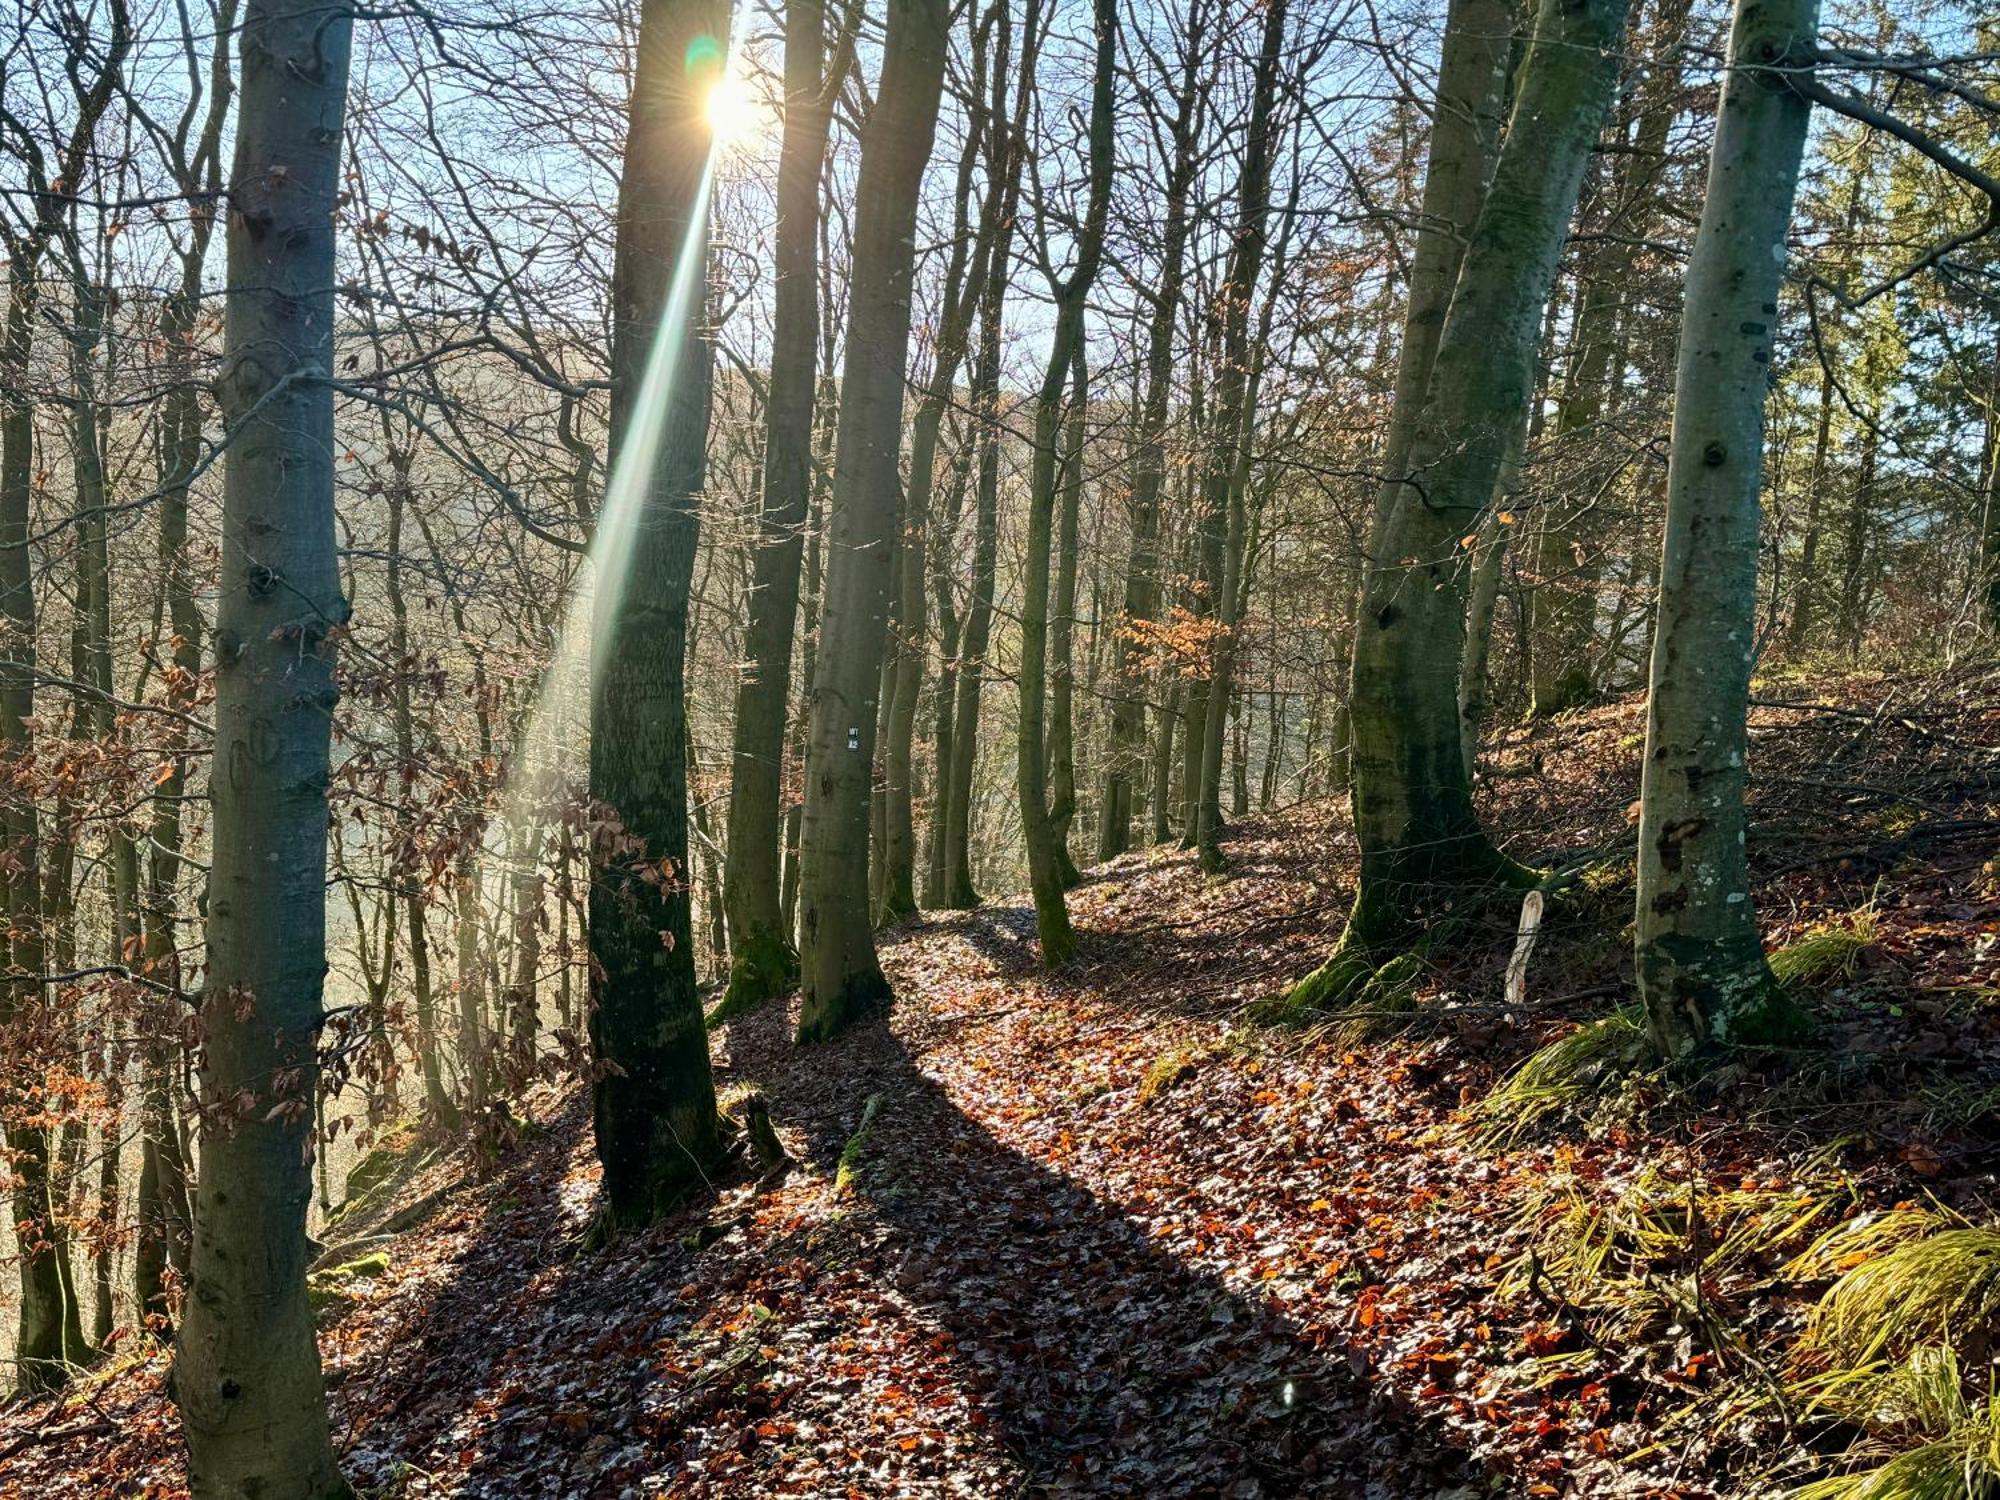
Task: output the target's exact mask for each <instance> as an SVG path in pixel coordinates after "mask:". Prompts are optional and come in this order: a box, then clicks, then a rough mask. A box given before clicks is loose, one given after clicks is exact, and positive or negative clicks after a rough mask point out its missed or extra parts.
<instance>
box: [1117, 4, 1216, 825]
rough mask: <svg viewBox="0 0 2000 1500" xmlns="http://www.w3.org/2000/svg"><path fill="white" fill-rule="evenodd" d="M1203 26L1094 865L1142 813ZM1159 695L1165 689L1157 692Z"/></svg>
mask: <svg viewBox="0 0 2000 1500" xmlns="http://www.w3.org/2000/svg"><path fill="white" fill-rule="evenodd" d="M1207 21H1208V12H1207V10H1206V8H1205V7H1203V6H1201V5H1194V6H1192V7H1191V8H1190V13H1189V16H1188V19H1187V43H1186V47H1185V50H1184V51H1183V52H1182V54H1181V71H1180V84H1179V88H1178V89H1177V91H1176V92H1175V94H1174V107H1173V123H1172V125H1171V127H1170V128H1169V133H1168V139H1169V140H1170V141H1171V142H1172V156H1171V158H1170V160H1169V162H1168V165H1167V177H1166V189H1165V204H1166V217H1165V222H1164V227H1163V229H1162V234H1161V242H1160V274H1159V285H1158V287H1157V288H1156V289H1155V290H1154V292H1153V300H1152V316H1151V318H1150V319H1149V321H1148V324H1147V329H1146V391H1145V395H1144V397H1143V398H1142V400H1141V405H1140V412H1139V432H1138V440H1137V444H1136V449H1135V452H1134V453H1133V456H1132V501H1131V515H1132V554H1131V560H1130V562H1129V564H1128V565H1127V567H1126V570H1125V597H1124V603H1123V606H1122V608H1121V610H1120V614H1119V622H1118V634H1119V638H1118V641H1117V643H1116V648H1115V649H1116V651H1117V660H1118V673H1117V686H1116V687H1115V688H1114V690H1113V697H1112V705H1111V729H1110V745H1109V746H1108V748H1107V750H1106V752H1105V762H1104V765H1105V771H1104V785H1103V789H1102V791H1101V793H1100V795H1099V800H1098V808H1099V819H1098V829H1097V857H1098V859H1099V860H1107V859H1113V858H1115V857H1117V856H1118V855H1120V854H1123V853H1124V852H1125V851H1126V850H1127V849H1129V848H1130V847H1131V846H1132V819H1133V816H1134V814H1135V813H1137V812H1138V811H1139V808H1138V805H1137V803H1138V795H1137V791H1136V788H1135V783H1136V782H1138V781H1139V780H1140V778H1141V773H1142V772H1143V771H1144V769H1145V765H1146V761H1147V758H1148V750H1147V745H1146V722H1145V710H1146V702H1145V691H1144V662H1145V653H1144V652H1143V651H1142V650H1141V649H1140V648H1139V643H1138V642H1137V641H1136V640H1135V639H1134V637H1133V631H1134V628H1135V626H1137V625H1138V623H1139V622H1142V621H1143V622H1146V623H1149V624H1150V623H1151V622H1153V621H1154V620H1156V619H1157V618H1158V616H1159V613H1160V491H1161V488H1162V486H1163V484H1164V483H1165V480H1166V472H1167V446H1166V437H1167V419H1168V405H1169V402H1170V401H1171V399H1172V396H1173V377H1174V339H1175V335H1176V333H1177V332H1178V331H1179V327H1180V313H1181V299H1182V294H1183V288H1184V287H1185V285H1186V280H1187V249H1188V237H1189V234H1190V232H1191V229H1192V224H1193V214H1192V212H1191V200H1192V198H1193V196H1194V185H1195V174H1196V169H1197V165H1198V162H1197V156H1196V152H1195V142H1196V140H1197V139H1198V138H1199V136H1200V134H1201V129H1202V123H1203V120H1204V118H1205V112H1206V105H1207V98H1208V91H1207V90H1206V89H1204V88H1202V87H1201V86H1200V77H1201V69H1202V67H1203V65H1204V62H1205V61H1206V57H1205V49H1204V46H1203V38H1204V36H1205V34H1206V26H1207ZM1164 686H1165V685H1164V684H1162V685H1161V688H1162V691H1164ZM1163 838H1164V835H1163V834H1160V833H1157V832H1154V833H1153V840H1154V841H1155V842H1158V841H1160V840H1161V839H1163Z"/></svg>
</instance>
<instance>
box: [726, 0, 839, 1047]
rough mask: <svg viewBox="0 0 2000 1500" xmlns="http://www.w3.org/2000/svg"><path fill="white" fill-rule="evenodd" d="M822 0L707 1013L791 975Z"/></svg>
mask: <svg viewBox="0 0 2000 1500" xmlns="http://www.w3.org/2000/svg"><path fill="white" fill-rule="evenodd" d="M825 25H826V18H825V7H824V5H823V4H822V0H786V5H785V129H784V140H783V142H782V144H781V145H780V147H779V156H778V227H777V244H776V247H775V251H774V256H773V277H774V280H775V283H776V306H775V309H774V313H773V319H772V325H771V381H770V394H769V397H768V399H767V401H766V403H765V409H764V494H763V510H762V516H761V519H760V523H759V531H758V537H757V545H756V549H755V552H754V554H753V561H752V568H751V583H750V598H749V618H748V621H747V623H746V624H745V627H744V633H743V658H744V665H743V677H742V681H741V682H740V683H739V684H738V685H737V689H736V729H735V741H734V747H733V750H732V753H731V756H730V783H729V833H728V837H729V860H728V867H727V869H726V870H725V872H724V876H723V902H724V905H725V907H726V909H727V911H728V915H729V935H730V943H731V948H732V952H731V959H730V967H729V983H728V985H727V987H726V988H725V990H724V992H723V997H722V1004H721V1007H720V1008H719V1010H718V1012H717V1014H718V1016H721V1015H728V1014H734V1013H736V1012H738V1011H740V1010H742V1009H744V1008H746V1007H748V1006H751V1005H755V1004H757V1003H758V1002H760V1001H763V1000H766V999H769V998H770V997H771V996H773V995H777V994H782V993H783V992H784V991H786V990H787V989H790V988H791V986H792V984H793V983H794V982H795V981H796V980H797V978H798V954H797V953H796V952H795V951H794V950H793V948H792V944H791V939H790V935H789V929H788V928H787V926H786V924H785V921H784V911H783V891H782V886H781V881H780V874H779V866H778V853H779V847H778V846H779V832H780V822H781V819H780V816H779V805H780V802H781V800H782V796H781V794H782V789H783V780H784V774H783V773H784V760H785V730H786V724H787V718H788V715H789V713H790V709H791V696H792V635H793V632H794V629H795V626H796V622H797V617H798V603H799V563H800V559H801V556H802V554H803V551H804V546H805V537H804V526H805V519H806V503H807V500H808V498H809V496H810V494H811V491H812V482H813V481H812V442H813V406H814V400H815V388H816V384H817V378H816V377H817V374H818V371H817V354H818V338H819V214H820V206H819V193H820V176H821V168H822V164H823V163H824V161H825V158H826V143H827V132H828V128H829V124H830V122H831V119H832V107H833V95H834V93H835V91H837V90H838V88H839V87H840V81H841V80H840V74H841V73H843V72H844V71H845V66H846V52H845V48H842V49H841V52H840V56H839V58H838V61H839V63H840V66H839V67H838V68H837V69H836V70H835V73H834V75H833V76H832V77H831V78H830V79H829V78H826V77H823V76H822V72H823V63H824V55H825V50H826V49H825V35H824V33H825Z"/></svg>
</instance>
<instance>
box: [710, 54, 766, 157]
mask: <svg viewBox="0 0 2000 1500" xmlns="http://www.w3.org/2000/svg"><path fill="white" fill-rule="evenodd" d="M702 113H703V116H704V117H705V118H706V119H707V121H708V128H709V131H710V133H711V134H712V135H713V136H714V137H715V140H716V143H717V144H718V145H724V146H741V145H746V144H748V143H750V142H752V141H754V140H756V139H757V138H758V137H759V136H761V135H763V133H764V132H765V131H766V130H768V129H769V128H770V125H771V109H770V106H769V105H768V104H766V103H765V101H764V99H763V98H762V97H761V96H760V95H759V94H758V93H757V91H756V90H755V89H754V88H752V87H751V86H750V80H749V79H747V78H745V77H744V76H743V75H742V74H741V73H739V72H738V71H737V70H736V60H735V58H734V57H731V59H730V61H729V64H728V66H727V67H725V68H724V69H723V71H722V76H721V77H719V78H717V79H716V80H715V83H714V84H713V85H712V86H711V87H710V88H709V91H708V99H707V102H706V104H705V105H704V106H703V111H702Z"/></svg>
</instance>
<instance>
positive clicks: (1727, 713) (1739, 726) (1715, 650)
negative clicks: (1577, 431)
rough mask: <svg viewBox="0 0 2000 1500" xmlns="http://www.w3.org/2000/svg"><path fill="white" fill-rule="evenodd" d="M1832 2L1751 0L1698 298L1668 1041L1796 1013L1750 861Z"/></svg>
mask: <svg viewBox="0 0 2000 1500" xmlns="http://www.w3.org/2000/svg"><path fill="white" fill-rule="evenodd" d="M1818 21H1819V6H1818V0H1738V3H1737V6H1736V14H1735V23H1734V26H1733V27H1732V29H1731V32H1730V38H1729V61H1730V69H1729V72H1728V73H1727V75H1726V77H1725V82H1724V85H1723V95H1722V109H1721V113H1720V114H1719V115H1718V116H1717V118H1716V131H1715V144H1714V146H1713V147H1712V148H1711V151H1710V155H1709V166H1708V193H1707V196H1706V198H1705V199H1704V201H1703V204H1702V216H1701V227H1700V229H1699V230H1698V231H1697V232H1696V234H1695V242H1694V250H1693V253H1692V255H1691V256H1690V258H1689V260H1688V270H1687V289H1686V298H1685V302H1684V304H1683V308H1682V313H1681V343H1680V360H1679V368H1678V370H1677V371H1676V375H1675V381H1674V428H1673V440H1672V451H1671V454H1670V456H1669V459H1668V476H1667V525H1666V540H1665V542H1664V545H1663V557H1662V561H1661V566H1660V602H1659V612H1658V616H1657V621H1656V624H1655V627H1654V632H1653V666H1652V680H1651V689H1652V690H1651V694H1650V696H1649V698H1648V709H1647V718H1646V759H1645V770H1644V778H1643V781H1642V784H1641V791H1640V811H1639V890H1638V912H1637V916H1636V918H1635V920H1634V925H1633V945H1634V950H1635V957H1636V961H1637V969H1638V979H1639V998H1640V1000H1641V1002H1642V1003H1643V1004H1644V1006H1645V1011H1646V1026H1647V1030H1648V1032H1649V1033H1650V1034H1651V1036H1652V1039H1653V1043H1654V1045H1655V1046H1656V1047H1657V1048H1658V1049H1659V1052H1660V1054H1661V1055H1662V1056H1663V1057H1667V1058H1677V1057H1681V1056H1683V1055H1684V1054H1686V1053H1689V1052H1691V1051H1693V1050H1695V1049H1696V1048H1698V1047H1703V1046H1708V1045H1711V1044H1715V1043H1721V1044H1729V1043H1736V1042H1751V1043H1755V1042H1759V1041H1769V1040H1772V1039H1774V1038H1776V1037H1779V1036H1783V1035H1787V1034H1789V1033H1790V1032H1792V1031H1793V1030H1794V1028H1795V1026H1796V1023H1797V1020H1798V1017H1797V1013H1796V1012H1795V1011H1794V1010H1793V1009H1792V1007H1791V1005H1790V1003H1789V1002H1788V1001H1787V1000H1785V998H1784V997H1783V995H1782V993H1781V992H1780V991H1779V989H1778V987H1777V985H1776V983H1775V982H1774V981H1773V980H1772V978H1771V971H1770V967H1769V965H1768V964H1766V963H1765V961H1764V946H1763V943H1762V941H1761V939H1760V938H1759V935H1758V931H1757V914H1756V909H1755V907H1754V906H1753V905H1752V903H1751V900H1750V877H1749V870H1748V867H1747V864H1746V861H1745V859H1744V848H1743V835H1744V831H1745V817H1744V810H1743V784H1744V765H1743V757H1744V751H1745V748H1746V742H1747V738H1748V736H1747V734H1746V732H1745V715H1746V713H1747V712H1748V707H1749V692H1750V666H1751V660H1752V658H1753V656H1754V655H1755V644H1754V635H1755V627H1756V618H1755V617H1756V605H1757V520H1758V498H1759V494H1760V492H1761V490H1762V486H1763V473H1764V401H1765V396H1766V394H1767V391H1768V389H1769V380H1770V370H1771V349H1772V345H1773V343H1774V339H1775V333H1776V326H1775V325H1776V322H1777V304H1778V287H1779V283H1780V282H1781V281H1782V279H1783V276H1784V269H1785V238H1786V233H1787V230H1788V229H1789V227H1790V224H1791V217H1792V198H1793V194H1794V192H1795V191H1796V190H1797V187H1798V177H1799V162H1800V159H1801V157H1802V156H1803V154H1804V151H1805V142H1806V129H1807V125H1808V123H1809V117H1810V114H1811V107H1810V105H1809V104H1808V102H1807V101H1806V99H1805V98H1804V97H1803V96H1802V95H1800V94H1799V93H1798V92H1796V91H1795V90H1794V89H1793V88H1792V86H1791V85H1790V83H1789V82H1788V79H1787V75H1786V74H1785V73H1783V72H1779V71H1776V69H1778V68H1784V67H1793V68H1795V67H1799V66H1807V67H1810V60H1811V58H1812V55H1813V50H1814V48H1815V47H1816V46H1817V44H1818Z"/></svg>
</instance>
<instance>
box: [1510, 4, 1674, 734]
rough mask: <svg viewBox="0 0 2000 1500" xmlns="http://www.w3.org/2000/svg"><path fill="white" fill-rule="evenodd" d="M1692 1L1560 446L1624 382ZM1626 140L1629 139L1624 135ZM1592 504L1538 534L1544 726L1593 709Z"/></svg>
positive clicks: (1625, 198) (1642, 108) (1559, 506)
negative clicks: (1628, 323) (1630, 321)
mask: <svg viewBox="0 0 2000 1500" xmlns="http://www.w3.org/2000/svg"><path fill="white" fill-rule="evenodd" d="M1687 11H1688V6H1687V0H1663V3H1661V4H1660V5H1659V7H1658V13H1657V14H1656V15H1655V17H1654V24H1653V27H1652V38H1651V41H1652V52H1653V56H1654V61H1653V63H1652V65H1651V66H1650V67H1648V68H1647V70H1646V74H1645V78H1644V81H1643V82H1642V83H1641V84H1640V87H1639V95H1638V98H1637V100H1636V101H1635V104H1634V109H1633V113H1634V115H1636V117H1637V120H1638V129H1637V132H1636V134H1635V135H1634V137H1633V139H1632V142H1631V150H1630V151H1629V152H1628V153H1626V154H1623V155H1621V156H1619V157H1617V158H1616V165H1615V167H1614V168H1613V169H1612V171H1611V185H1610V186H1611V191H1610V197H1611V199H1612V206H1611V212H1610V214H1609V216H1608V217H1607V218H1606V220H1605V221H1604V225H1603V232H1602V234H1601V235H1600V236H1599V238H1598V239H1597V241H1596V242H1595V245H1594V246H1593V247H1592V250H1591V252H1590V254H1589V256H1588V258H1587V261H1586V264H1585V266H1584V268H1583V269H1582V270H1581V271H1580V272H1579V273H1578V280H1579V281H1580V282H1581V283H1582V285H1581V286H1580V287H1579V289H1578V293H1577V306H1576V316H1575V318H1574V320H1573V322H1572V325H1571V331H1570V337H1569V340H1568V342H1569V345H1570V347H1571V349H1572V350H1573V353H1574V359H1573V362H1572V364H1571V366H1570V371H1569V379H1568V381H1567V384H1566V389H1565V391H1564V394H1563V399H1562V405H1561V409H1560V412H1559V414H1558V415H1557V418H1556V436H1557V438H1558V439H1565V438H1566V439H1571V440H1573V441H1576V442H1580V441H1581V440H1582V439H1583V438H1584V437H1585V435H1586V434H1588V433H1589V432H1590V431H1591V430H1592V429H1593V428H1595V427H1596V426H1597V425H1598V423H1599V421H1600V420H1601V419H1602V418H1603V416H1604V414H1605V411H1606V406H1607V402H1609V401H1612V400H1615V398H1616V392H1617V388H1618V386H1619V384H1620V382H1621V381H1622V380H1623V378H1624V359H1623V354H1622V350H1621V347H1620V345H1621V340H1620V338H1619V325H1620V320H1621V315H1622V313H1623V310H1624V306H1625V303H1626V302H1627V300H1628V299H1629V297H1630V286H1629V282H1630V279H1631V273H1632V266H1633V262H1634V260H1635V258H1636V255H1637V251H1638V247H1639V244H1640V242H1642V241H1644V240H1646V239H1647V238H1649V237H1650V236H1651V235H1652V234H1653V226H1654V223H1655V221H1656V219H1657V218H1658V210H1659V206H1660V202H1661V187H1660V178H1661V176H1662V174H1663V172H1664V170H1665V164H1666V162H1667V160H1668V150H1667V148H1668V144H1669V137H1670V133H1671V131H1672V127H1673V123H1674V119H1675V117H1676V115H1677V114H1678V112H1679V104H1680V94H1681V57H1682V43H1683V40H1684V37H1685V33H1686V29H1687ZM1619 136H1620V138H1621V140H1622V139H1623V137H1624V131H1623V130H1621V131H1620V132H1619ZM1594 498H1595V497H1594V495H1593V494H1591V493H1563V494H1557V495H1554V496H1552V497H1550V498H1549V500H1548V503H1547V505H1546V506H1545V508H1544V515H1543V518H1542V524H1541V526H1540V528H1539V531H1538V533H1537V535H1536V544H1535V556H1534V564H1535V580H1534V591H1533V593H1532V594H1531V595H1530V596H1529V608H1530V611H1531V616H1530V622H1529V629H1530V633H1531V639H1532V641H1533V650H1532V652H1531V653H1530V656H1529V661H1530V667H1531V670H1530V674H1529V712H1530V714H1532V715H1534V716H1535V717H1538V718H1546V717H1548V716H1550V715H1552V714H1557V713H1561V712H1562V711H1564V710H1565V709H1569V708H1574V707H1576V706H1578V705H1579V704H1582V703H1585V702H1587V701H1588V700H1589V698H1590V696H1591V694H1592V693H1593V692H1594V691H1595V690H1596V683H1595V681H1594V679H1593V675H1592V672H1591V665H1592V661H1593V659H1594V652H1593V650H1592V645H1593V643H1594V641H1595V639H1596V633H1597V596H1598V589H1599V583H1600V580H1601V578H1602V573H1603V556H1602V553H1603V548H1602V544H1601V540H1599V536H1601V533H1600V534H1599V536H1593V534H1592V530H1591V521H1590V517H1591V512H1592V508H1593V507H1592V501H1593V499H1594Z"/></svg>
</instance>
